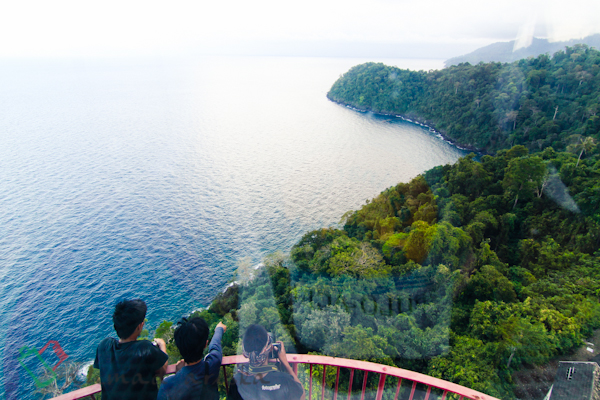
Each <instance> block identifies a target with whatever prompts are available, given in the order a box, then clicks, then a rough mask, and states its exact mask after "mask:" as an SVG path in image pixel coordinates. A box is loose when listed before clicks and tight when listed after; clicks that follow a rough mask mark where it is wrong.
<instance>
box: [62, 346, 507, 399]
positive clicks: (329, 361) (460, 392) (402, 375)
mask: <svg viewBox="0 0 600 400" xmlns="http://www.w3.org/2000/svg"><path fill="white" fill-rule="evenodd" d="M288 361H289V362H290V364H291V365H292V367H293V368H294V371H296V372H297V371H298V364H308V370H309V371H308V379H307V380H308V382H306V379H305V382H304V386H305V388H307V390H308V393H307V394H308V396H307V399H308V400H311V399H312V393H313V389H314V385H313V366H314V365H319V366H323V373H322V377H321V379H320V380H321V382H320V385H319V386H320V391H321V400H324V399H325V393H326V392H328V391H329V390H331V391H332V393H333V400H338V394H339V393H338V392H339V388H340V386H339V380H340V370H341V369H342V368H346V369H348V370H349V373H350V378H349V382H353V379H354V372H355V371H363V372H364V377H363V382H362V390H361V392H360V398H361V400H364V398H365V394H366V393H367V380H368V376H369V374H378V375H379V379H378V381H377V382H378V383H377V391H376V394H375V399H376V400H381V399H382V397H383V394H384V391H385V390H386V380H387V379H388V377H390V378H396V379H394V381H393V382H392V385H395V387H392V391H393V392H395V396H394V400H397V399H398V396H399V394H400V389H401V387H402V384H403V382H409V385H408V386H409V387H410V395H409V397H408V400H417V399H416V398H415V394H416V392H417V385H419V384H421V385H422V386H424V388H423V390H422V391H424V392H425V393H424V396H421V398H422V400H433V399H431V394H432V391H437V392H439V395H438V396H436V397H437V398H438V399H441V400H447V399H448V395H449V394H455V395H457V396H458V397H457V399H459V400H461V399H472V400H498V399H496V398H495V397H492V396H488V395H487V394H484V393H481V392H478V391H476V390H472V389H469V388H466V387H464V386H460V385H457V384H455V383H452V382H448V381H444V380H442V379H438V378H433V377H431V376H428V375H424V374H420V373H418V372H414V371H409V370H406V369H402V368H397V367H390V366H388V365H382V364H375V363H372V362H367V361H357V360H349V359H346V358H336V357H327V356H316V355H308V354H288ZM246 362H248V359H247V358H245V357H244V356H227V357H223V361H222V363H221V364H222V366H223V378H224V380H225V387H226V388H227V384H228V377H227V371H226V368H225V367H226V366H228V365H232V364H243V363H246ZM327 367H335V368H336V378H335V384H334V385H333V387H332V388H329V387H328V386H327V384H326V377H327V374H326V371H327ZM174 372H175V365H169V368H168V369H167V374H172V373H174ZM410 382H412V384H411V383H410ZM100 391H101V389H100V385H99V384H96V385H92V386H88V387H85V388H83V389H79V390H76V391H74V392H70V393H66V394H63V395H62V396H58V397H55V398H54V399H53V400H77V399H84V398H86V397H87V398H91V399H93V400H95V397H94V394H96V393H100ZM352 394H356V392H354V393H353V391H352V384H349V385H348V394H347V399H348V400H350V398H351V395H352ZM340 400H341V399H340Z"/></svg>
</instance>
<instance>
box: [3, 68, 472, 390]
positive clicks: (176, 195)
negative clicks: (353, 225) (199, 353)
mask: <svg viewBox="0 0 600 400" xmlns="http://www.w3.org/2000/svg"><path fill="white" fill-rule="evenodd" d="M365 61H371V60H359V59H347V58H299V57H298V58H296V57H195V58H191V57H190V58H120V59H60V60H0V88H2V90H0V281H1V285H0V358H1V363H0V398H6V399H36V398H40V395H39V394H36V393H34V391H35V389H36V377H37V378H38V382H37V385H38V386H40V384H43V382H40V381H39V377H38V376H37V375H36V372H35V366H34V365H35V364H36V363H37V365H38V367H39V366H40V365H43V362H42V361H43V360H45V362H46V363H50V364H51V363H52V362H54V361H53V360H55V359H53V358H51V357H50V358H46V356H48V355H49V354H50V355H52V354H51V350H52V346H50V347H49V348H48V349H47V350H46V352H44V353H43V354H42V355H41V356H40V357H37V356H35V354H34V353H35V352H39V350H41V349H42V348H43V347H44V346H45V345H46V344H47V343H49V342H50V343H51V344H54V342H56V343H58V344H59V345H60V348H62V349H63V351H64V353H65V354H66V355H67V356H68V357H69V359H70V360H73V361H81V362H86V361H90V360H92V359H93V357H94V354H95V348H96V345H97V343H98V342H99V341H100V340H101V339H102V338H104V337H106V336H109V335H114V333H113V328H112V321H111V314H112V310H113V307H114V304H115V303H116V302H117V301H118V300H120V299H124V298H138V297H139V298H142V299H144V300H145V301H146V302H147V304H148V316H147V318H148V323H147V328H149V329H150V331H152V330H154V329H156V327H157V326H158V324H159V323H160V322H161V321H163V320H171V321H176V320H177V319H178V318H180V317H181V316H184V315H187V314H189V313H190V312H192V311H194V310H196V309H199V308H202V307H206V306H208V305H209V304H210V301H211V300H212V299H213V298H214V296H215V295H216V294H217V293H219V291H222V290H223V289H224V288H225V287H226V285H227V284H228V282H230V281H231V280H232V279H233V278H235V269H236V265H237V263H238V262H239V261H240V260H242V259H249V260H250V261H251V262H253V263H259V262H260V261H261V259H262V257H263V256H265V255H266V254H268V253H271V252H274V251H277V250H281V251H284V252H287V251H289V250H290V248H291V246H293V244H294V243H295V242H297V241H298V240H299V239H300V238H301V237H302V235H303V234H304V233H306V232H308V231H310V230H313V229H317V228H321V227H326V226H336V225H337V224H338V222H339V221H340V218H341V217H342V215H343V214H344V213H345V212H346V211H348V210H356V209H358V208H359V207H360V206H361V205H362V204H364V203H365V201H366V200H367V199H371V198H373V197H375V196H376V195H377V194H379V193H380V192H381V191H382V190H384V189H386V188H388V187H390V186H393V185H395V184H397V183H399V182H407V181H408V180H410V179H411V178H413V177H415V176H416V175H418V174H419V173H421V172H424V171H426V170H428V169H430V168H432V167H434V166H436V165H442V164H447V163H453V162H455V161H456V160H457V159H458V158H459V157H461V156H463V155H465V154H466V152H465V151H463V150H461V149H458V148H456V147H454V146H452V145H451V144H449V143H447V142H445V141H443V140H442V139H441V138H440V137H438V136H437V135H436V134H435V133H432V132H430V131H429V130H428V129H427V128H426V127H422V126H419V125H417V124H413V123H410V122H406V121H402V120H401V119H400V118H394V117H381V116H376V115H372V114H369V113H361V112H357V111H354V110H351V109H349V108H347V107H343V106H340V105H337V104H335V103H333V102H330V101H328V100H327V98H326V93H327V91H328V90H329V88H330V87H331V85H332V84H333V82H334V81H335V80H336V79H337V78H338V77H339V76H340V75H341V74H343V73H344V72H345V71H347V70H348V69H349V68H350V67H351V66H353V65H356V64H358V63H361V62H365ZM375 61H383V62H385V63H386V64H390V65H396V66H399V67H401V68H411V69H425V70H428V69H432V68H441V67H442V66H443V61H442V60H391V59H390V60H375ZM51 341H54V342H51ZM54 356H56V355H54ZM54 356H53V357H54ZM49 366H50V367H52V365H49Z"/></svg>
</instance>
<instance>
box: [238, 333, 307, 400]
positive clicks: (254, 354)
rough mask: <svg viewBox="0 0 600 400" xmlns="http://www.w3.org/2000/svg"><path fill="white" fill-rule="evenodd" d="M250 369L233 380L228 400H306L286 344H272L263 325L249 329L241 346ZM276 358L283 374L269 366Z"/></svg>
mask: <svg viewBox="0 0 600 400" xmlns="http://www.w3.org/2000/svg"><path fill="white" fill-rule="evenodd" d="M242 346H243V351H244V357H246V358H248V360H249V363H248V365H243V366H242V367H241V368H238V372H237V373H236V374H235V375H234V376H233V378H232V379H231V383H230V387H229V392H228V394H227V400H304V397H305V396H304V388H303V387H302V384H301V383H300V380H299V379H298V376H297V375H296V374H295V373H294V370H293V369H292V367H291V366H290V363H289V362H288V360H287V355H286V353H285V347H284V345H283V342H275V343H273V339H272V337H271V335H269V333H268V332H267V331H266V330H265V328H263V327H262V326H260V325H250V326H249V327H248V328H247V329H246V332H245V333H244V339H243V342H242ZM270 354H275V355H276V357H277V358H278V359H279V362H280V364H281V366H282V367H283V369H284V372H282V371H280V370H279V368H278V367H277V366H276V365H273V364H270V363H269V355H270Z"/></svg>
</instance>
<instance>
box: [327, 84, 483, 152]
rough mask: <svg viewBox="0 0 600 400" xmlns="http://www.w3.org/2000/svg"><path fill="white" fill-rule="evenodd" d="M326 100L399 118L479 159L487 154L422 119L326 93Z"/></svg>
mask: <svg viewBox="0 0 600 400" xmlns="http://www.w3.org/2000/svg"><path fill="white" fill-rule="evenodd" d="M327 99H328V100H329V101H331V102H333V103H336V104H339V105H340V106H344V107H346V108H349V109H351V110H354V111H358V112H361V113H366V112H370V113H373V114H375V115H378V116H382V117H394V118H400V119H401V120H403V121H406V122H410V123H412V124H416V125H420V126H422V127H423V128H427V129H428V130H429V132H431V133H433V134H435V135H436V136H438V137H439V138H440V139H442V140H443V141H444V142H446V143H449V144H451V145H452V146H454V147H456V148H458V149H461V150H467V151H472V152H474V153H475V154H477V156H479V157H481V156H484V155H488V154H489V153H488V152H487V151H486V150H485V149H479V148H477V147H474V146H469V145H466V144H463V143H459V142H457V141H455V140H453V139H452V138H450V137H449V136H448V135H447V134H446V133H445V132H444V131H442V130H439V129H436V128H435V126H433V124H432V123H431V122H429V121H427V120H424V119H420V118H419V117H415V116H411V117H410V118H409V117H408V116H406V115H402V114H396V113H388V112H383V111H375V110H373V109H371V108H369V107H364V108H359V107H357V106H355V105H352V104H349V103H344V102H341V101H338V100H335V99H333V98H331V97H330V96H329V93H327Z"/></svg>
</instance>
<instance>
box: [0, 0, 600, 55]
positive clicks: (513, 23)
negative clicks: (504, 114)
mask: <svg viewBox="0 0 600 400" xmlns="http://www.w3.org/2000/svg"><path fill="white" fill-rule="evenodd" d="M593 33H600V1H598V0H569V1H568V2H566V1H557V0H546V1H540V0H518V1H517V0H505V1H502V2H500V1H496V0H494V1H490V0H458V1H448V0H411V1H407V0H366V1H365V0H303V1H294V0H288V1H281V0H254V1H247V0H221V1H217V0H211V1H207V0H196V1H190V0H171V1H169V2H166V1H155V0H102V1H88V0H52V1H48V0H18V1H13V0H2V1H0V57H3V58H6V57H65V56H66V57H72V56H92V57H97V56H120V55H175V54H232V55H233V54H242V55H299V56H347V57H369V56H379V57H384V56H387V57H392V58H450V57H454V56H458V55H462V54H465V53H468V52H470V51H473V50H475V49H477V48H479V47H482V46H485V45H488V44H491V43H494V42H498V41H509V40H515V39H517V40H518V41H520V43H521V44H526V43H527V42H528V41H529V40H530V39H531V37H532V36H533V35H535V36H536V37H546V38H549V39H550V40H554V41H556V40H567V39H572V38H581V37H584V36H587V35H589V34H593Z"/></svg>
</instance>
